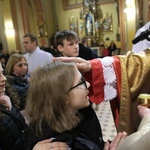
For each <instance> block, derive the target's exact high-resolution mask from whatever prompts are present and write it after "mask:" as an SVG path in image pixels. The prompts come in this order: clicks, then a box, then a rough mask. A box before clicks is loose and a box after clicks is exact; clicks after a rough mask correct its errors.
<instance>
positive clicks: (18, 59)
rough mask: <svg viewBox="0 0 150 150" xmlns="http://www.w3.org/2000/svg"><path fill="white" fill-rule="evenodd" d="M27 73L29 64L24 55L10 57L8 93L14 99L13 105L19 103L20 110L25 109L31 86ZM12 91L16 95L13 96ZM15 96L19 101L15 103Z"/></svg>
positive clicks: (8, 63)
mask: <svg viewBox="0 0 150 150" xmlns="http://www.w3.org/2000/svg"><path fill="white" fill-rule="evenodd" d="M27 71H28V64H27V62H26V59H25V57H24V56H23V55H21V54H13V55H11V56H10V58H9V60H8V62H7V65H6V68H5V75H6V78H7V84H6V91H7V94H8V95H9V96H10V97H11V99H12V103H13V104H14V103H17V104H16V105H17V107H18V108H19V109H20V110H22V109H24V106H25V99H26V95H27V90H28V86H29V77H28V75H27ZM12 91H14V93H16V94H15V95H14V94H12ZM15 96H16V97H18V101H15V102H14V101H13V99H14V97H15ZM16 99H17V98H16ZM14 105H15V104H14Z"/></svg>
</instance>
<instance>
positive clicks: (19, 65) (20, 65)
mask: <svg viewBox="0 0 150 150" xmlns="http://www.w3.org/2000/svg"><path fill="white" fill-rule="evenodd" d="M17 66H18V67H20V68H21V67H23V66H25V67H26V66H28V64H27V63H21V64H18V65H17Z"/></svg>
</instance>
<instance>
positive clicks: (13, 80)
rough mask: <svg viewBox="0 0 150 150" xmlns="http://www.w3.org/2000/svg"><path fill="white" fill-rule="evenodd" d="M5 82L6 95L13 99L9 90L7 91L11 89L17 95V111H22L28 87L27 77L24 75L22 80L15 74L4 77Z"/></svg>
mask: <svg viewBox="0 0 150 150" xmlns="http://www.w3.org/2000/svg"><path fill="white" fill-rule="evenodd" d="M6 78H7V82H6V91H7V95H8V96H9V97H10V98H11V99H13V96H12V92H11V90H7V89H8V88H12V89H13V91H14V92H16V94H17V95H18V99H19V101H20V102H19V103H20V105H19V109H20V110H22V109H24V107H25V103H26V96H27V91H28V87H29V81H28V76H27V75H26V76H25V77H24V78H20V77H19V76H16V75H15V74H12V75H6Z"/></svg>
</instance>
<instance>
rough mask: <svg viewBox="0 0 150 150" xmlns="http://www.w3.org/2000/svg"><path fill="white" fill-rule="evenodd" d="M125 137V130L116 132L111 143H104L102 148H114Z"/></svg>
mask: <svg viewBox="0 0 150 150" xmlns="http://www.w3.org/2000/svg"><path fill="white" fill-rule="evenodd" d="M126 137H127V133H126V132H120V133H118V134H117V135H116V137H115V138H114V139H113V141H112V142H111V143H109V141H107V142H106V143H105V146H104V150H116V149H117V147H118V146H119V144H120V142H121V141H122V140H124V139H125V138H126Z"/></svg>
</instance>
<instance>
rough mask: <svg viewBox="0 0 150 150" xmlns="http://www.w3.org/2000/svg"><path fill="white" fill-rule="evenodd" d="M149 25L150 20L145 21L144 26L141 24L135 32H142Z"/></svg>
mask: <svg viewBox="0 0 150 150" xmlns="http://www.w3.org/2000/svg"><path fill="white" fill-rule="evenodd" d="M149 27H150V21H149V22H147V23H146V24H145V25H144V26H142V27H141V28H139V29H138V30H137V32H143V31H145V30H147V29H148V28H149Z"/></svg>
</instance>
